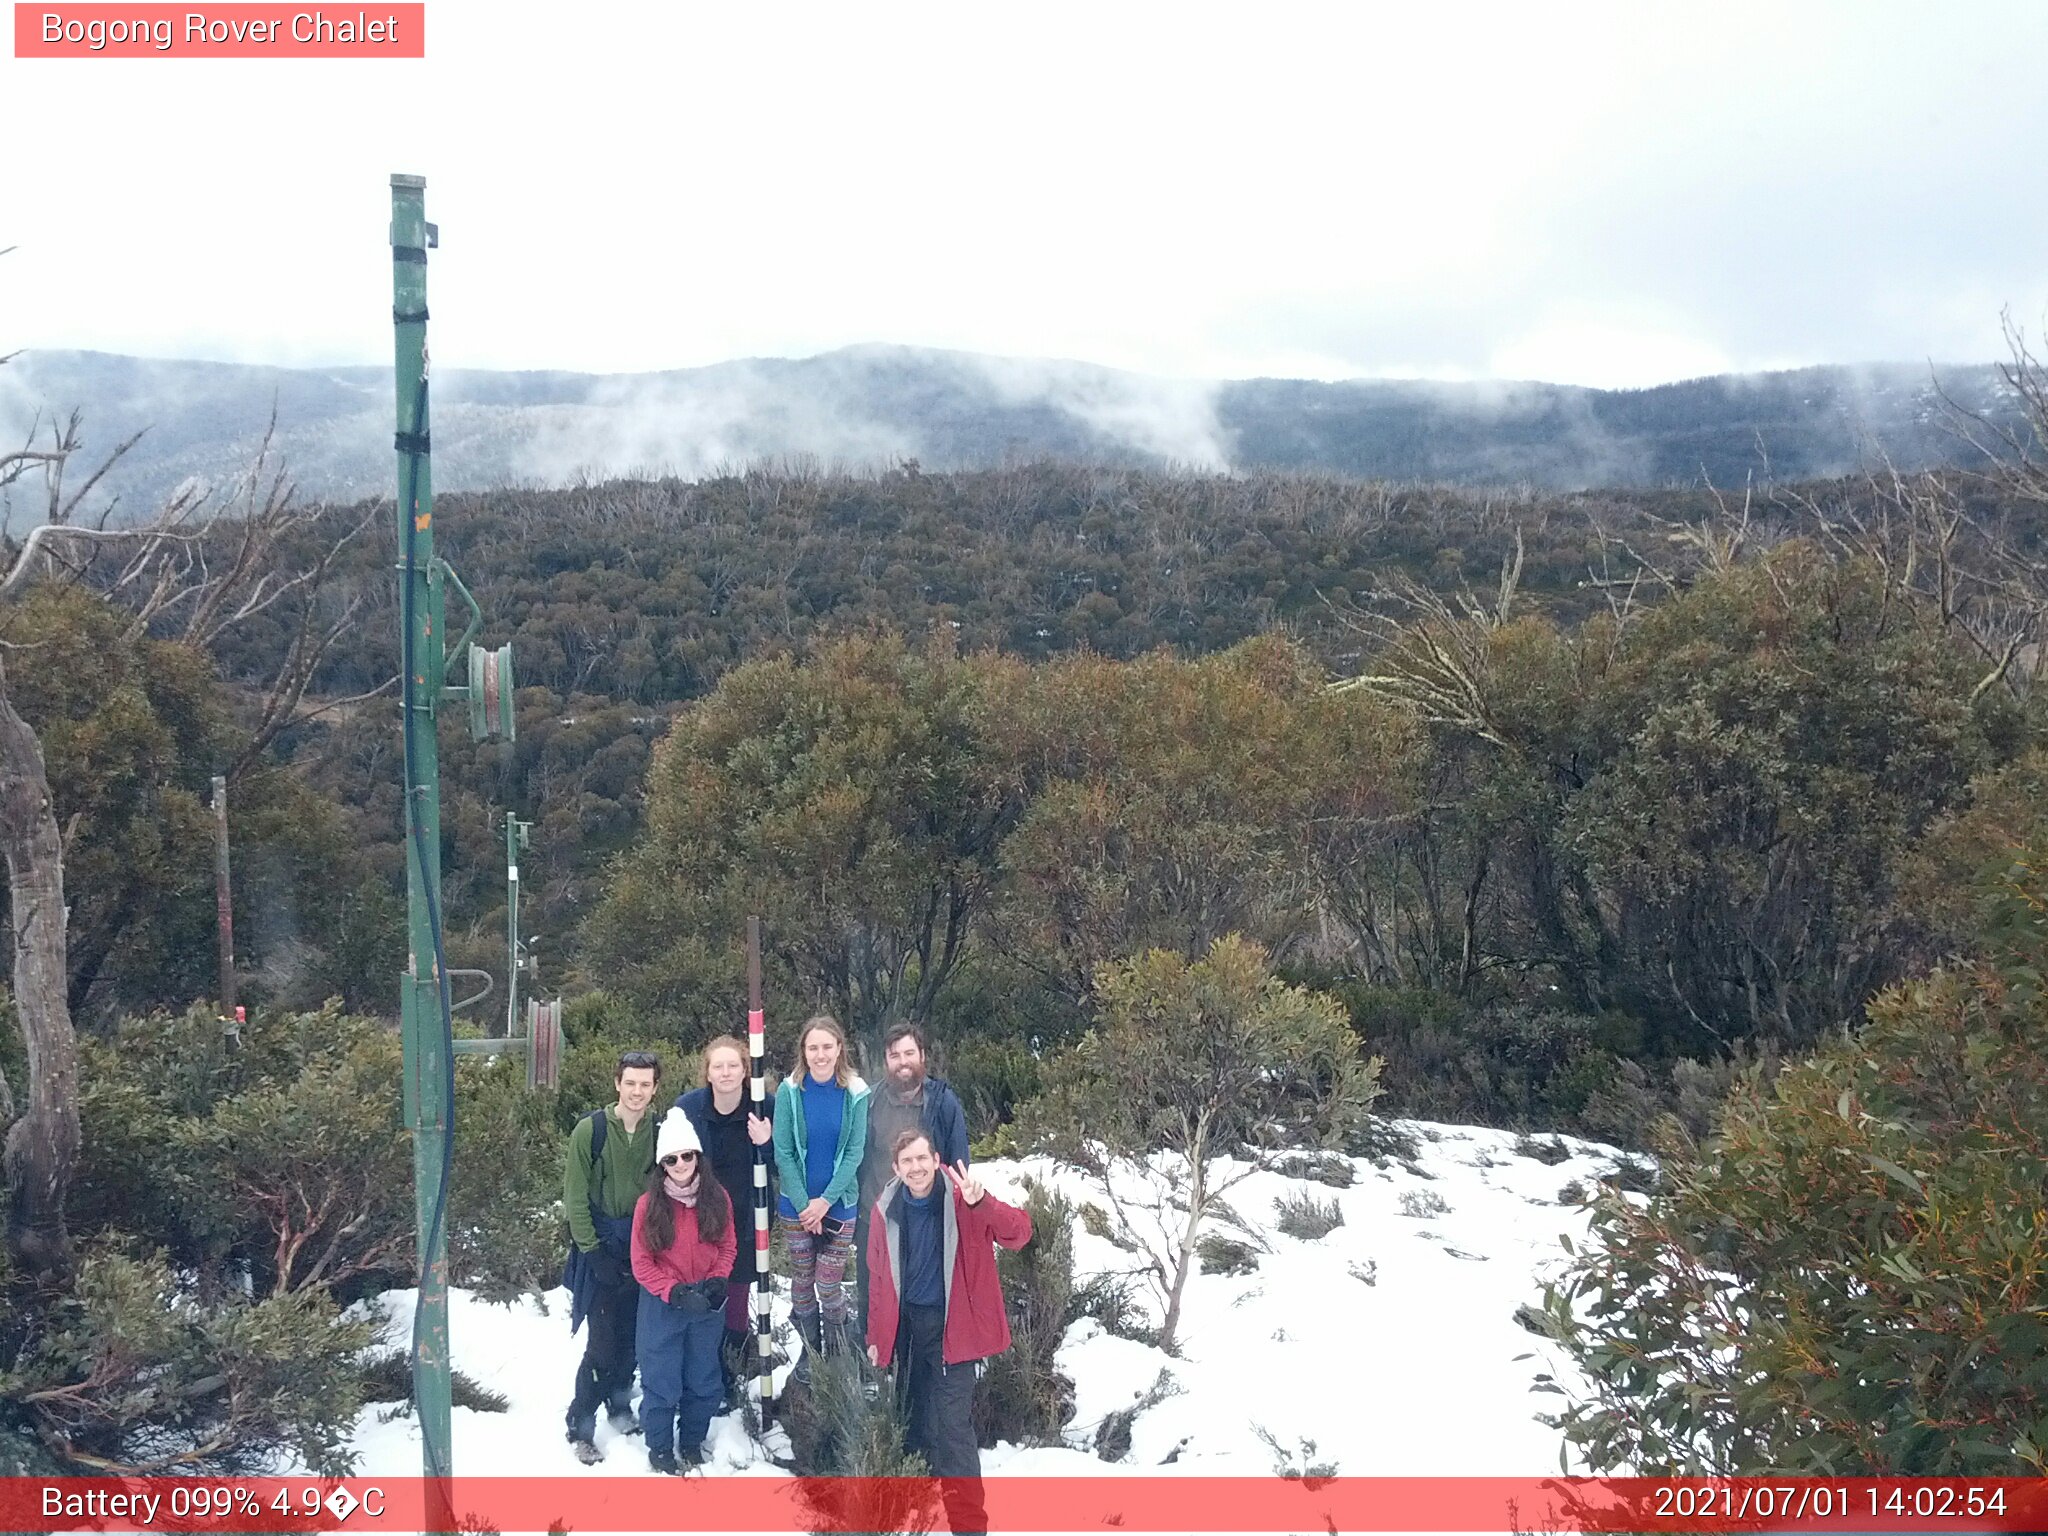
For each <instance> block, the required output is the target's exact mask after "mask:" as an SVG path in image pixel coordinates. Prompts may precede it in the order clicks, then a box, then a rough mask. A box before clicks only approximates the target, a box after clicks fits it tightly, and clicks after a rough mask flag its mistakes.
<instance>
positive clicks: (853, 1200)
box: [775, 1073, 868, 1210]
mask: <svg viewBox="0 0 2048 1536" xmlns="http://www.w3.org/2000/svg"><path fill="white" fill-rule="evenodd" d="M806 1075H807V1074H801V1073H800V1074H798V1075H797V1076H796V1077H785V1078H784V1079H783V1080H782V1086H781V1087H780V1088H778V1089H776V1090H775V1097H776V1100H777V1103H776V1105H775V1171H776V1173H778V1174H779V1175H781V1177H782V1192H783V1193H784V1194H785V1195H787V1196H789V1198H790V1201H791V1203H792V1204H794V1205H795V1206H796V1208H797V1209H798V1210H802V1209H803V1208H804V1205H805V1200H804V1189H805V1179H804V1158H805V1156H806V1142H807V1141H808V1139H809V1135H810V1132H809V1130H808V1129H807V1128H806V1126H805V1124H804V1101H803V1081H804V1078H805V1077H806ZM867 1149H868V1085H867V1084H866V1083H865V1082H863V1081H862V1080H861V1077H860V1074H859V1073H855V1074H854V1076H853V1081H852V1082H850V1083H848V1084H847V1087H846V1114H845V1116H844V1117H843V1118H842V1119H841V1120H840V1122H839V1145H838V1146H837V1147H835V1148H834V1149H833V1158H832V1182H831V1184H830V1185H828V1186H827V1187H826V1189H825V1192H824V1193H825V1198H826V1199H827V1200H830V1201H831V1202H832V1203H833V1204H834V1205H857V1204H859V1203H860V1160H861V1157H862V1155H863V1154H864V1153H865V1152H866V1151H867Z"/></svg>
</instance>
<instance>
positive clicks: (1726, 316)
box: [0, 0, 2048, 385]
mask: <svg viewBox="0 0 2048 1536" xmlns="http://www.w3.org/2000/svg"><path fill="white" fill-rule="evenodd" d="M372 8H373V9H374V7H372ZM330 10H336V11H338V10H339V8H338V7H333V6H330ZM354 10H355V7H353V6H351V7H349V8H348V14H351V15H352V14H354ZM427 23H428V50H427V51H428V57H427V58H426V59H425V60H424V61H412V62H398V61H392V62H361V61H298V60H269V61H240V60H237V61H225V60H221V61H215V60H191V59H179V58H175V57H173V58H162V59H150V60H95V61H73V60H64V61H45V60H17V59H14V58H12V57H11V56H10V57H6V58H4V59H0V136H4V142H5V143H6V144H7V145H8V146H9V148H8V155H7V158H8V162H9V165H8V171H7V188H8V194H9V195H8V197H7V199H6V204H5V209H4V212H0V246H5V245H7V244H10V243H12V244H15V245H17V246H18V247H19V249H18V250H17V251H16V252H15V254H13V255H12V256H9V257H7V258H5V259H4V261H0V350H6V349H8V348H11V347H16V346H46V347H91V348H99V349H104V350H109V351H122V352H137V353H143V354H148V355H155V356H165V357H206V358H222V359H236V360H243V361H263V362H279V363H336V362H380V361H385V360H388V358H389V356H390V321H389V314H390V304H389V301H390V266H389V255H388V247H387V243H386V240H387V236H386V222H387V219H388V213H389V185H388V174H389V173H390V172H392V171H409V172H417V173H419V174H423V175H425V176H426V177H427V179H428V185H427V216H428V217H429V218H430V219H433V220H435V221H436V222H438V223H439V225H440V226H441V232H442V237H441V249H440V250H439V251H438V252H437V253H436V254H435V257H434V260H433V264H432V267H431V269H430V277H429V285H430V298H431V303H432V308H433V335H432V346H433V352H434V356H435V359H436V361H437V362H439V363H441V364H443V365H444V366H473V367H493V368H573V369H586V370H593V371H606V372H609V371H618V370H651V369H661V368H674V367H684V366H691V365H695V364H702V363H709V362H716V361H720V360H723V359H727V358H735V357H747V356H776V355H780V356H805V355H809V354H812V353H815V352H820V351H824V350H827V349H830V348H833V347H839V346H844V345H848V344H851V343H859V342H902V343H910V344H917V345H925V346H938V347H957V348H964V349H968V350H973V351H979V352H990V353H1004V354H1012V355H1019V356H1043V357H1067V358H1079V359H1085V360H1088V361H1092V362H1099V363H1106V364H1110V365H1113V366H1118V367H1124V368H1131V369H1137V370H1142V371H1145V372H1151V373H1158V374H1165V375H1179V376H1190V377H1245V376H1255V375H1295V376H1311V377H1319V378H1341V377H1352V376H1414V375H1420V376H1427V377H1436V378H1538V379H1547V380H1555V381H1562V382H1570V383H1584V384H1597V385H1623V384H1645V383H1654V382H1659V381H1663V380H1667V379H1673V378H1682V377H1689V376H1694V375H1698V374H1703V373H1712V372H1720V371H1726V370H1749V369H1760V368H1777V367H1788V366H1796V365H1800V364H1806V363H1816V362H1856V361H1875V360H1900V361H1907V362H1924V361H1926V360H1930V359H1931V360H1933V361H1935V362H1938V363H1949V362H1965V361H1984V360H1989V359H1991V358H1993V357H1995V356H1999V355H2002V351H2003V349H2002V346H2001V343H2000V340H1999V314H2000V311H2001V309H2006V308H2009V309H2010V310H2011V311H2012V312H2013V315H2014V318H2015V319H2016V320H2018V321H2020V322H2021V323H2022V324H2024V325H2025V326H2026V327H2027V328H2028V329H2029V330H2030V331H2034V332H2038V331H2039V330H2040V329H2041V327H2042V324H2043V321H2044V319H2048V196H2044V190H2048V189H2044V186H2043V182H2044V175H2048V173H2044V172H2043V170H2042V158H2041V157H2042V146H2043V145H2044V144H2048V87H2044V84H2043V81H2042V78H2041V71H2042V68H2043V61H2044V59H2048V46H2044V45H2048V4H2044V3H2042V0H2013V3H1999V4H1993V3H1951V4H1924V5H1899V4H1880V3H1871V0H1857V3H1853V4H1840V5H1822V4H1800V3H1785V0H1776V3H1772V4H1768V5H1758V6H1747V5H1738V4H1728V3H1715V4H1711V5H1708V4H1700V5H1692V4H1683V5H1680V4H1653V3H1650V0H1638V3H1632V4H1619V5H1559V4H1528V3H1520V4H1514V5H1506V4H1503V5H1498V6H1492V5H1488V6H1477V5H1454V4H1441V3H1434V0H1433V3H1431V4H1428V5H1415V4H1410V3H1403V4H1393V3H1367V0H1349V3H1341V4H1338V3H1332V4H1297V5H1288V4H1280V3H1274V0H1259V3H1257V4H1253V3H1250V0H1244V3H1238V4H1232V5H1229V6H1222V5H1217V6H1213V7H1196V6H1191V5H1187V4H1172V5H1135V4H1115V3H1104V0H1094V3H1089V4H1086V5H1064V4H1046V3H1041V0H1034V3H1031V4H1028V5H1026V4H992V5H961V4H957V3H949V4H945V5H934V6H929V7H923V6H907V5H883V4H876V3H869V0H862V3H851V4H849V3H841V4H835V5H809V4H802V3H788V0H785V3H782V4H776V5H745V6H743V5H734V4H708V3H707V4H700V3H684V4H677V3H671V0H663V3H660V4H645V5H642V4H603V3H594V0H579V3H574V4H571V3H567V0H562V3H554V4H535V3H520V0H429V3H428V7H427Z"/></svg>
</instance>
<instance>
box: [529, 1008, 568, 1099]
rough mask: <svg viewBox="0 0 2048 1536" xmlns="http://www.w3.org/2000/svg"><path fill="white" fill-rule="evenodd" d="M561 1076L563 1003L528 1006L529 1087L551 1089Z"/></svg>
mask: <svg viewBox="0 0 2048 1536" xmlns="http://www.w3.org/2000/svg"><path fill="white" fill-rule="evenodd" d="M561 1077H562V1000H561V999H560V998H551V999H549V1000H548V1001H547V1002H542V1001H540V1000H539V999H538V998H529V999H528V1000H527V1004H526V1086H527V1087H529V1088H552V1087H554V1086H555V1084H556V1083H558V1082H560V1081H561Z"/></svg>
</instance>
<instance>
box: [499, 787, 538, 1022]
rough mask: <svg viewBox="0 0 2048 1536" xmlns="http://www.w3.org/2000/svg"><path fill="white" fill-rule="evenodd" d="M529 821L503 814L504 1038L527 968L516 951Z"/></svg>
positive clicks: (515, 1012)
mask: <svg viewBox="0 0 2048 1536" xmlns="http://www.w3.org/2000/svg"><path fill="white" fill-rule="evenodd" d="M532 825H533V823H532V822H530V821H521V820H520V819H519V818H518V817H517V816H514V815H513V814H512V813H511V812H510V811H507V812H506V813H505V1038H506V1039H508V1040H510V1039H513V1038H514V1037H516V1036H517V1035H518V1034H519V973H520V972H521V971H523V970H525V969H526V968H527V966H526V961H525V959H524V957H523V956H521V954H520V953H519V850H520V849H521V848H523V847H525V846H526V829H527V828H528V827H530V826H532Z"/></svg>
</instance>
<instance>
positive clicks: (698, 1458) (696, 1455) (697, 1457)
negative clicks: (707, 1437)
mask: <svg viewBox="0 0 2048 1536" xmlns="http://www.w3.org/2000/svg"><path fill="white" fill-rule="evenodd" d="M676 1460H677V1461H679V1462H681V1463H682V1464H683V1468H684V1470H685V1471H687V1470H689V1469H690V1468H692V1467H701V1466H703V1465H704V1447H703V1446H701V1445H683V1446H678V1447H676Z"/></svg>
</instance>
